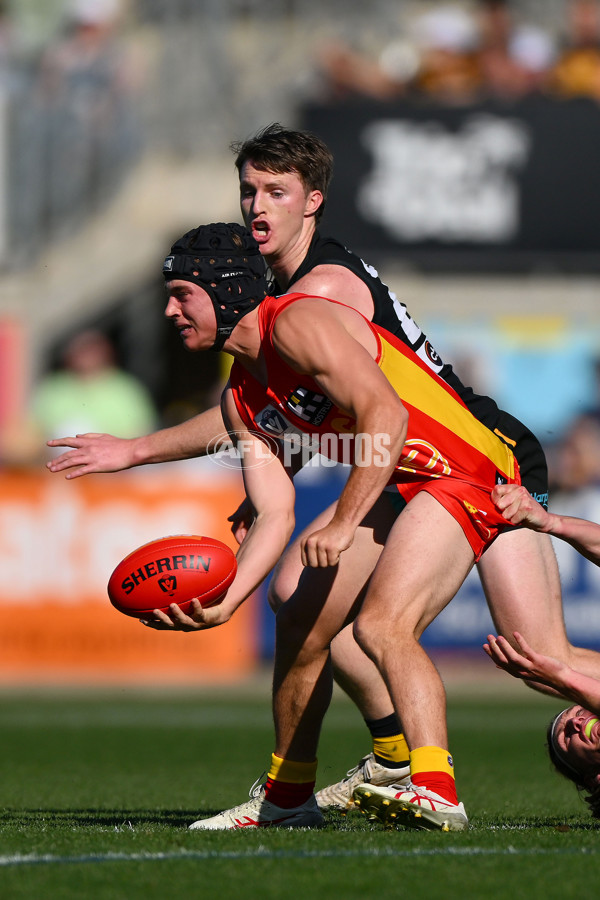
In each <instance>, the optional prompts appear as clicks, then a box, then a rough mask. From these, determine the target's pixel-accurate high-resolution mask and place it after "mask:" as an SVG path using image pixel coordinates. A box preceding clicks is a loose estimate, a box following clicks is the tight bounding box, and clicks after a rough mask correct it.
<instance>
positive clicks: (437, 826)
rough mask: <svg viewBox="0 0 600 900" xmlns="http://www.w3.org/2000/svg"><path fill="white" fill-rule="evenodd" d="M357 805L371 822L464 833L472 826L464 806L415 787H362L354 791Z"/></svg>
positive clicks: (413, 785) (412, 785)
mask: <svg viewBox="0 0 600 900" xmlns="http://www.w3.org/2000/svg"><path fill="white" fill-rule="evenodd" d="M354 802H355V804H356V806H358V808H359V809H360V811H361V812H362V813H364V815H366V816H367V818H368V819H371V820H376V821H378V822H381V823H382V824H383V825H405V826H406V827H408V828H427V829H430V830H439V831H464V830H465V829H466V828H468V827H469V820H468V819H467V814H466V812H465V808H464V806H463V804H462V803H458V804H455V803H449V802H448V800H445V799H444V798H443V797H440V795H439V794H436V793H435V792H434V791H428V790H427V788H424V787H419V786H417V785H415V784H410V783H409V784H408V785H406V784H396V785H392V786H390V787H376V786H374V785H372V784H361V785H359V786H358V787H357V788H356V789H355V791H354Z"/></svg>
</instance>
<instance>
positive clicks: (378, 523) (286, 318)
mask: <svg viewBox="0 0 600 900" xmlns="http://www.w3.org/2000/svg"><path fill="white" fill-rule="evenodd" d="M238 243H241V246H240V249H238V250H236V247H237V245H238ZM217 244H219V245H220V246H219V248H217ZM253 246H255V245H254V242H253V239H252V237H251V236H250V234H249V233H248V232H245V231H244V230H243V229H241V228H240V227H239V226H237V227H236V226H232V225H229V226H226V225H223V224H216V225H210V226H203V227H200V228H198V229H195V230H194V231H192V232H189V233H188V234H186V235H184V236H183V238H181V239H180V240H179V241H177V242H176V243H175V244H174V245H173V247H172V248H171V253H170V255H169V256H168V257H167V260H166V261H165V268H164V274H165V281H166V287H167V294H168V302H167V307H166V315H167V317H168V318H169V320H170V321H171V322H172V323H173V325H174V326H175V328H176V329H177V330H178V331H179V333H180V335H181V337H182V340H183V343H184V346H185V347H186V349H187V350H190V351H199V350H206V349H210V348H213V349H214V348H215V347H219V348H220V347H223V348H224V349H225V350H226V351H227V352H229V353H231V354H232V355H233V357H234V364H233V367H232V370H231V377H230V381H229V384H228V386H227V388H226V390H225V392H224V394H223V401H222V410H223V415H224V419H225V421H226V422H227V424H228V429H229V433H230V436H231V438H232V440H233V441H234V443H235V444H236V446H237V447H238V448H239V449H240V451H241V465H242V473H243V476H244V483H245V487H246V491H247V494H248V497H249V499H250V501H251V503H252V505H253V508H254V509H255V510H256V518H255V520H254V522H253V523H252V525H251V527H250V528H249V530H248V532H247V535H246V537H245V538H244V540H243V541H242V544H241V547H240V551H239V554H238V574H237V576H236V579H235V580H234V582H233V584H232V586H231V587H230V589H229V592H228V594H227V595H226V597H225V599H224V600H223V602H222V603H221V604H220V605H219V606H217V607H210V608H208V609H203V608H202V607H201V606H200V604H199V603H196V604H195V608H194V611H193V613H191V614H188V615H185V614H184V613H183V612H182V611H181V610H180V609H179V607H177V606H176V605H174V604H173V605H172V606H171V608H170V613H169V615H167V614H165V613H162V612H160V611H159V610H155V618H154V619H148V620H147V624H149V625H150V626H152V627H155V628H162V629H181V630H185V631H190V630H201V629H203V628H207V627H214V626H217V625H220V624H222V623H224V622H226V621H227V620H228V619H229V618H230V617H231V615H232V614H233V613H234V612H235V609H236V608H237V607H238V606H239V605H240V603H242V602H243V601H244V600H245V599H246V597H247V596H248V594H249V592H250V591H251V590H252V589H253V588H254V587H255V586H256V584H257V583H258V582H259V581H260V580H261V578H264V577H265V576H266V575H267V574H268V572H269V570H270V569H271V568H272V567H273V566H274V565H275V563H276V562H277V560H278V559H279V558H280V556H281V554H282V552H283V549H284V547H285V544H286V542H287V540H288V538H289V534H290V532H291V528H292V526H293V511H294V509H293V508H294V490H293V483H292V477H291V475H292V473H291V469H292V466H291V464H290V454H292V455H293V453H294V452H298V450H299V448H301V447H302V446H305V445H306V444H310V446H311V447H312V448H316V447H318V449H319V451H320V452H321V453H324V454H326V455H328V456H329V457H330V458H334V459H342V460H343V459H346V460H347V461H348V462H349V463H350V465H351V469H350V475H349V477H348V480H347V482H346V484H345V486H344V488H343V490H342V492H341V495H340V498H339V501H338V503H337V506H336V508H335V510H333V511H332V512H331V515H330V516H329V518H327V519H326V520H324V521H321V522H319V523H318V524H317V526H316V528H315V530H313V531H310V533H307V534H305V535H304V537H303V538H302V539H301V540H300V542H299V554H300V559H301V566H300V571H299V572H298V586H297V589H296V590H294V591H292V593H291V596H290V598H289V599H288V600H287V602H286V603H284V604H283V605H282V606H281V607H280V609H279V611H278V614H277V640H276V652H275V665H274V680H273V691H274V695H273V710H274V718H275V735H276V746H275V751H274V754H273V756H272V761H271V766H270V769H269V773H268V777H267V782H266V784H265V785H264V787H263V789H262V790H261V791H260V792H259V793H258V794H257V795H256V796H255V797H253V799H251V800H250V801H248V802H247V803H245V804H242V806H240V807H236V808H235V809H233V810H227V811H225V812H224V813H222V814H220V815H218V816H215V817H213V818H211V819H208V820H205V821H198V822H196V823H194V825H193V827H194V828H198V829H223V828H237V827H263V826H266V825H273V824H279V825H286V826H296V825H317V824H320V822H321V820H322V817H321V813H320V811H319V809H318V806H317V804H316V800H315V797H314V794H313V789H314V784H315V778H316V769H317V763H316V754H317V746H318V740H319V733H320V728H321V723H322V719H323V716H324V715H325V712H326V710H327V707H328V705H329V701H330V698H331V690H332V672H331V663H330V644H331V642H332V640H333V639H334V637H335V636H336V635H337V634H338V633H339V632H340V631H341V630H342V629H343V628H344V627H346V626H347V625H348V624H349V623H350V622H352V621H354V636H355V639H356V640H357V642H358V644H359V646H360V647H361V649H362V651H363V652H364V653H366V654H367V656H368V657H369V659H370V660H371V661H372V663H373V664H374V665H375V666H376V668H377V671H378V672H379V673H380V675H381V676H382V678H383V679H384V681H385V682H386V684H388V686H389V691H390V696H391V697H392V699H393V702H394V708H395V712H396V714H397V715H398V716H399V718H400V721H402V723H403V726H404V731H405V734H406V740H407V743H408V746H409V747H410V748H411V749H410V778H411V783H410V784H404V785H401V786H397V787H391V788H376V787H373V786H371V785H363V786H362V787H361V786H359V787H358V788H357V789H356V791H355V802H356V803H357V805H360V806H361V808H362V809H364V810H366V811H367V813H368V814H369V815H373V816H374V817H378V818H380V819H381V821H388V812H389V813H391V814H392V817H393V816H394V815H396V812H398V814H400V813H401V817H402V824H405V825H408V826H414V827H423V826H425V827H429V828H440V829H442V830H462V829H464V828H466V827H467V816H466V813H465V810H464V807H463V805H462V804H461V803H459V802H458V798H457V794H456V786H455V782H454V769H453V760H452V756H451V755H450V753H449V750H448V737H447V727H446V714H445V693H444V688H443V685H442V682H441V679H440V677H439V674H438V673H437V670H436V669H435V666H434V665H433V664H432V662H431V660H430V659H429V657H428V656H427V654H426V653H425V651H424V650H423V648H422V647H421V645H420V637H421V635H422V633H423V631H424V629H425V628H426V627H427V625H429V624H430V622H431V621H432V620H433V619H434V618H435V617H436V616H437V615H438V614H439V613H440V612H441V610H442V609H444V607H445V606H446V605H447V603H449V602H450V600H451V599H452V597H453V596H454V595H455V593H456V591H457V590H458V588H459V586H460V585H461V583H462V582H463V581H464V579H465V577H466V576H467V574H468V572H469V571H470V569H471V567H472V566H473V564H474V562H475V561H476V560H477V559H479V558H480V556H481V554H482V553H483V551H484V550H485V549H486V547H487V546H489V545H490V544H491V543H492V542H493V540H494V539H495V537H496V536H497V534H498V533H499V532H500V531H503V530H505V529H507V528H510V527H512V526H510V525H508V523H507V522H506V520H505V519H504V518H503V517H502V516H501V515H500V514H499V513H498V512H497V511H496V509H495V507H494V505H493V504H492V502H491V491H492V489H493V487H494V485H495V484H496V483H497V482H498V481H500V480H501V481H504V482H506V483H519V481H520V476H519V470H518V465H517V462H516V460H515V457H514V455H513V453H512V450H511V449H510V447H508V446H507V444H506V443H505V442H503V441H502V440H500V438H499V437H498V436H496V435H494V434H493V433H492V432H491V431H490V430H489V429H488V428H486V427H485V426H484V425H483V424H482V423H481V422H479V421H478V420H477V419H476V418H475V417H474V416H473V415H472V413H471V412H470V411H469V409H468V408H467V406H466V405H465V404H464V403H463V402H462V401H461V400H460V398H459V397H458V395H457V394H456V393H455V392H454V391H453V390H452V389H451V388H450V387H449V386H448V385H447V384H446V382H445V381H444V380H443V379H442V378H440V377H439V376H438V375H436V374H435V373H434V372H433V371H432V370H431V369H430V368H429V367H428V366H427V364H426V363H425V362H423V361H422V360H421V359H420V358H419V356H418V355H417V354H416V353H415V352H414V351H412V350H411V349H410V348H408V347H407V346H406V345H405V344H404V343H403V342H401V341H399V340H397V339H396V338H395V337H394V336H393V335H392V334H391V333H390V332H387V331H386V330H385V329H383V328H381V327H379V326H375V325H373V324H372V323H371V322H370V321H369V320H368V319H367V318H365V317H364V316H362V315H361V314H360V313H358V312H357V311H356V310H354V309H352V308H350V307H348V306H344V305H342V304H338V303H335V302H332V301H330V300H327V299H324V298H322V297H314V296H310V295H306V294H286V295H284V296H282V297H278V298H276V297H266V298H265V299H263V297H262V293H261V284H260V280H259V279H258V278H256V276H255V275H254V274H253V273H252V272H251V271H249V260H250V261H252V260H253V258H254V257H253ZM294 448H295V450H294ZM259 459H260V460H261V465H256V463H257V461H258V460H259ZM386 488H389V489H390V490H389V495H391V497H392V498H393V497H394V496H397V495H400V496H401V497H402V499H403V500H404V502H405V503H406V507H405V509H404V510H403V512H402V514H401V515H400V516H398V518H397V519H394V518H393V517H389V516H388V518H387V527H384V519H383V518H382V517H381V515H379V516H378V515H374V513H375V512H376V511H377V509H378V507H379V506H381V505H384V507H385V509H389V506H388V491H387V490H386ZM360 527H362V529H363V534H364V533H367V532H370V543H371V545H373V544H377V545H378V548H379V553H378V554H369V555H368V559H369V563H370V570H369V571H368V572H366V573H365V574H366V577H365V579H364V580H363V581H361V582H358V581H357V580H356V579H354V581H353V582H351V581H350V580H349V579H348V572H351V571H352V570H353V568H354V570H358V571H363V572H364V562H363V560H362V559H361V557H362V555H363V552H364V549H365V541H364V539H363V536H361V535H359V528H360ZM368 546H369V545H368V544H367V550H368ZM432 548H435V552H434V553H432ZM343 569H344V570H346V575H345V576H344V577H345V579H346V583H348V584H350V583H352V584H353V590H346V591H344V592H340V591H339V590H337V589H336V582H337V579H338V577H339V575H340V572H341V571H342V570H343Z"/></svg>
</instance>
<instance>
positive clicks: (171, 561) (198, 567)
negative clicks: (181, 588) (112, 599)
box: [121, 553, 212, 594]
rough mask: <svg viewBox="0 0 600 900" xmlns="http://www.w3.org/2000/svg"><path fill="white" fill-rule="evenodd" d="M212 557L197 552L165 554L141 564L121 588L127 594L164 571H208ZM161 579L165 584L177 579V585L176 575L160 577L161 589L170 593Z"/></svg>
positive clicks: (122, 583) (124, 581)
mask: <svg viewBox="0 0 600 900" xmlns="http://www.w3.org/2000/svg"><path fill="white" fill-rule="evenodd" d="M211 559H212V557H210V556H208V557H207V556H198V555H197V554H195V553H190V554H183V553H182V554H177V555H175V556H163V557H161V558H160V559H154V560H152V562H149V563H146V565H145V566H140V567H139V569H136V570H135V572H130V573H129V575H128V576H127V578H125V579H123V581H122V582H121V588H122V590H123V591H124V592H125V593H126V594H130V593H131V592H132V591H133V590H135V588H136V587H137V586H138V584H141V583H142V582H143V581H148V579H150V578H156V576H157V575H162V574H163V572H176V571H177V570H178V569H186V570H188V571H191V570H194V571H197V572H199V571H204V572H208V570H209V569H210V563H211ZM161 581H162V582H164V583H165V584H168V582H169V581H175V585H174V587H173V590H175V587H176V586H177V584H176V578H175V576H174V575H171V576H168V577H164V578H162V579H160V581H159V584H160V587H161V590H163V591H165V593H170V591H169V590H166V589H165V587H163V585H162V584H161Z"/></svg>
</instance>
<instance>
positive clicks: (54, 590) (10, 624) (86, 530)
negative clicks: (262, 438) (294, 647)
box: [0, 466, 258, 686]
mask: <svg viewBox="0 0 600 900" xmlns="http://www.w3.org/2000/svg"><path fill="white" fill-rule="evenodd" d="M241 497H242V494H241V479H240V477H239V473H233V472H231V473H229V475H223V474H220V473H219V475H218V477H216V476H215V475H214V473H213V474H212V475H211V477H210V479H208V480H202V481H198V480H196V479H195V478H194V477H192V476H191V475H190V472H189V469H188V468H186V467H185V466H183V467H182V468H181V469H177V468H175V469H171V468H170V467H161V468H160V470H154V471H150V470H139V471H137V472H134V473H123V474H120V475H113V476H110V477H107V476H101V475H99V476H88V477H86V478H82V479H77V480H75V481H72V482H69V483H67V482H65V481H64V480H63V479H61V478H59V477H57V476H52V475H50V474H49V473H48V474H45V473H44V472H41V473H25V472H23V473H14V472H13V473H8V472H4V473H2V474H0V611H1V612H2V618H3V620H4V627H3V628H2V630H1V632H0V683H7V684H9V683H17V684H27V683H62V682H64V683H82V682H86V683H87V682H98V683H127V682H132V683H138V682H139V683H158V684H169V683H185V684H187V685H188V686H193V684H194V683H195V682H203V681H217V682H227V681H232V680H235V679H238V678H240V677H243V676H244V675H247V674H248V673H250V672H252V671H253V669H254V667H255V664H256V660H257V647H258V625H257V622H258V616H257V608H256V603H255V602H254V601H253V600H249V601H248V602H247V603H245V604H244V605H243V606H242V607H241V609H240V610H238V612H237V613H236V615H235V616H234V617H233V618H232V619H231V621H230V622H228V623H226V624H225V625H223V626H222V627H220V628H215V629H211V630H209V631H207V632H205V633H204V634H193V635H189V634H182V633H179V634H171V633H164V632H157V631H153V630H151V629H149V628H145V627H144V626H142V625H140V623H139V622H138V621H137V620H136V619H133V618H128V617H127V616H124V615H122V614H121V613H120V612H117V611H116V610H115V609H114V608H113V607H112V606H111V604H110V602H109V599H108V595H107V583H108V579H109V577H110V574H111V572H112V571H113V569H114V568H115V566H116V565H117V563H118V562H119V561H120V560H121V559H122V558H123V557H124V556H126V555H127V554H128V553H130V552H131V551H132V550H134V549H135V548H136V547H138V546H140V545H141V544H144V543H146V542H147V541H150V540H153V539H154V538H157V537H161V536H163V535H168V534H182V533H185V534H199V535H202V534H204V535H208V536H211V537H213V538H217V539H218V540H221V541H223V542H224V543H226V544H228V545H229V546H230V547H232V549H234V548H235V542H234V541H233V538H232V536H231V534H230V531H229V523H228V522H227V521H226V517H227V516H228V515H230V513H231V512H232V511H233V510H235V509H236V508H237V506H238V505H239V503H240V501H241Z"/></svg>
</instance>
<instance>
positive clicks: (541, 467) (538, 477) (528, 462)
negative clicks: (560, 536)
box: [494, 411, 548, 509]
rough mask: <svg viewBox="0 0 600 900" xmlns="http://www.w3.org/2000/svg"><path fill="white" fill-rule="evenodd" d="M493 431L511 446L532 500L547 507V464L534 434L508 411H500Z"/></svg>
mask: <svg viewBox="0 0 600 900" xmlns="http://www.w3.org/2000/svg"><path fill="white" fill-rule="evenodd" d="M494 433H495V434H497V435H498V437H499V438H500V439H501V440H503V441H504V442H505V443H506V444H508V446H509V447H510V448H511V450H512V451H513V453H514V454H515V457H516V459H517V462H518V463H519V469H520V470H521V482H522V484H523V485H524V486H525V487H526V488H527V490H528V491H529V493H530V494H531V496H532V497H533V499H534V500H537V502H538V503H540V504H541V505H542V506H543V507H544V509H548V466H547V464H546V455H545V453H544V451H543V449H542V445H541V444H540V442H539V441H538V439H537V438H536V436H535V434H534V433H533V432H532V431H530V430H529V428H526V427H525V425H523V423H522V422H520V421H519V420H518V419H515V417H514V416H511V415H510V413H507V412H503V411H501V412H500V416H499V417H498V421H497V422H496V427H495V428H494Z"/></svg>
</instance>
